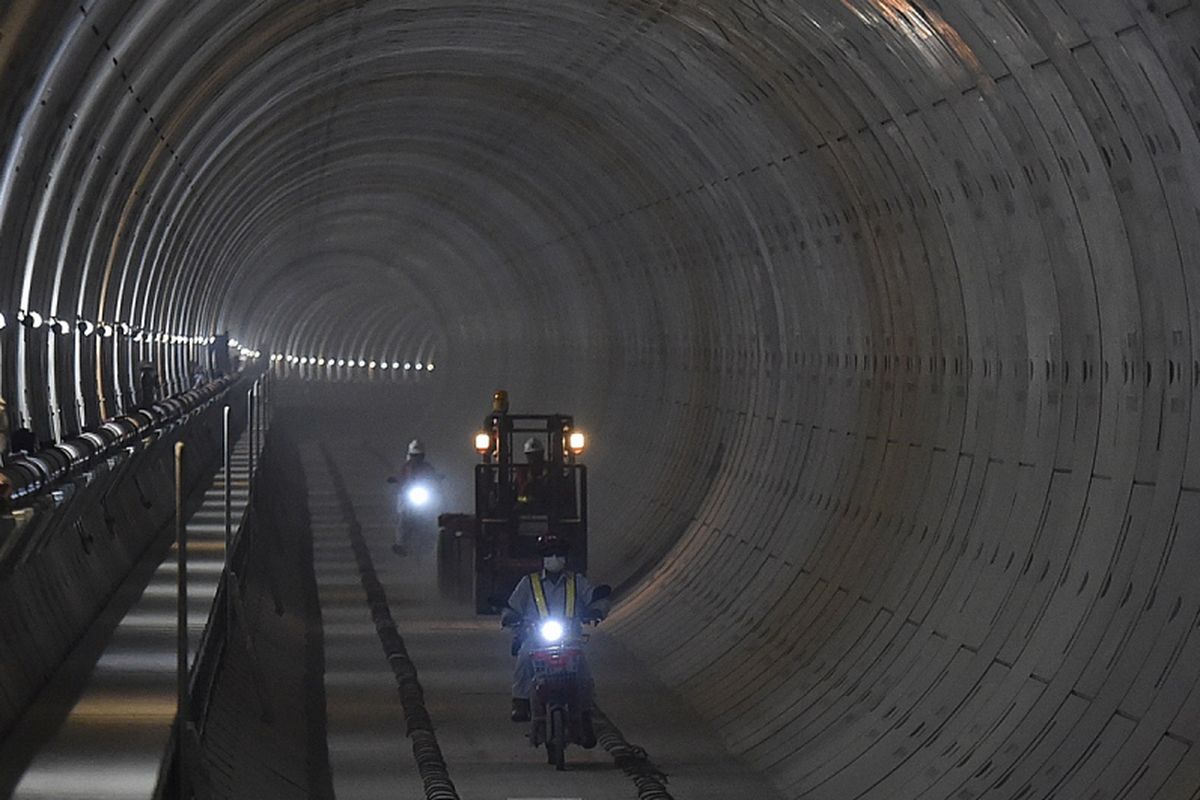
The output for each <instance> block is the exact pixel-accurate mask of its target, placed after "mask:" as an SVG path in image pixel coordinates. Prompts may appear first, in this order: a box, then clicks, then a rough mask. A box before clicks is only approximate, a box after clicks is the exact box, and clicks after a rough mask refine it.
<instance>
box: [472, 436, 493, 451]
mask: <svg viewBox="0 0 1200 800" xmlns="http://www.w3.org/2000/svg"><path fill="white" fill-rule="evenodd" d="M491 450H492V437H491V435H490V434H487V433H484V432H483V431H480V432H479V433H477V434H475V452H476V453H479V455H481V456H482V455H486V454H487V453H489V452H491Z"/></svg>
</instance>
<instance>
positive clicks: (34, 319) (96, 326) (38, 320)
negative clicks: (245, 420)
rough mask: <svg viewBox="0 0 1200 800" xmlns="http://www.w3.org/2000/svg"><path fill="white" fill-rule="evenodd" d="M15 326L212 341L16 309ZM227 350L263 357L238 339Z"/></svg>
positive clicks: (4, 323)
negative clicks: (72, 323)
mask: <svg viewBox="0 0 1200 800" xmlns="http://www.w3.org/2000/svg"><path fill="white" fill-rule="evenodd" d="M16 319H17V323H18V324H20V325H24V326H25V327H29V329H30V330H38V329H41V327H43V326H44V327H46V329H47V330H49V331H50V332H54V333H58V335H60V336H67V335H70V333H71V332H72V330H74V331H76V332H78V333H79V335H80V336H84V337H89V336H94V335H100V336H101V337H102V338H106V339H110V338H113V337H114V336H124V337H130V338H132V339H133V341H134V342H146V343H152V342H158V343H161V344H193V345H202V344H212V343H214V342H216V337H215V336H187V335H184V333H167V332H164V331H152V330H149V329H144V327H139V326H137V325H133V324H131V323H104V321H95V323H94V321H91V320H88V319H83V318H82V317H80V318H78V319H76V321H74V327H73V329H72V325H71V323H70V321H68V320H66V319H61V318H58V317H53V315H48V314H42V313H41V312H36V311H29V309H25V308H22V309H19V311H18V312H17V314H16ZM6 327H8V317H7V315H6V314H4V313H2V312H0V331H2V330H5V329H6ZM229 345H230V347H234V348H236V349H238V351H239V353H241V355H242V356H246V357H253V359H260V357H262V356H263V353H262V350H258V349H254V348H251V347H248V345H246V344H242V343H241V342H239V341H238V339H229Z"/></svg>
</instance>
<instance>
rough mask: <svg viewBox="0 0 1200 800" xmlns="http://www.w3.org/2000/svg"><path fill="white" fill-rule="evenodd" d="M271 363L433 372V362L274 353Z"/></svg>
mask: <svg viewBox="0 0 1200 800" xmlns="http://www.w3.org/2000/svg"><path fill="white" fill-rule="evenodd" d="M271 361H274V362H280V361H282V362H283V363H285V364H296V365H299V366H313V367H355V368H358V369H395V370H417V371H422V370H423V371H425V372H433V370H434V369H435V367H434V365H433V362H429V363H427V364H422V363H421V362H419V361H418V362H416V363H415V364H414V363H413V362H411V361H405V362H404V363H401V362H399V361H381V360H366V359H362V358H360V359H353V358H323V357H317V356H294V355H284V354H283V353H275V354H273V355H272V356H271Z"/></svg>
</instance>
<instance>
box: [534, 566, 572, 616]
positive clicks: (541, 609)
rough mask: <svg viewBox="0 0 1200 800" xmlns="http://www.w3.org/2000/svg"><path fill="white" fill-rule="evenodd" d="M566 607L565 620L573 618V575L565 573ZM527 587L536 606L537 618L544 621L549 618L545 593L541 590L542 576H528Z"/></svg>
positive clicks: (535, 573) (538, 574) (538, 573)
mask: <svg viewBox="0 0 1200 800" xmlns="http://www.w3.org/2000/svg"><path fill="white" fill-rule="evenodd" d="M566 577H567V603H566V605H567V607H566V608H565V609H564V610H565V611H566V612H567V614H566V619H574V618H575V573H574V572H568V573H567V576H566ZM529 585H530V587H532V589H533V602H534V603H535V604H536V605H537V610H538V616H539V617H541V618H542V619H546V618H547V617H549V616H550V607H549V606H548V605H547V604H546V593H545V592H544V591H543V590H542V575H541V573H540V572H532V573H530V574H529Z"/></svg>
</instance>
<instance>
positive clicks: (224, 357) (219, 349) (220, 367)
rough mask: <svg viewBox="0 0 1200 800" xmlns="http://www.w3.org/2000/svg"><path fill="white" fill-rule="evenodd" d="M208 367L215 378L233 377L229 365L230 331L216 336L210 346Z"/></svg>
mask: <svg viewBox="0 0 1200 800" xmlns="http://www.w3.org/2000/svg"><path fill="white" fill-rule="evenodd" d="M208 367H209V370H210V371H211V372H212V376H213V378H224V377H225V376H226V375H231V374H232V370H231V368H230V364H229V331H225V332H224V333H218V334H215V335H214V336H213V337H212V341H211V342H209V344H208Z"/></svg>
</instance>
